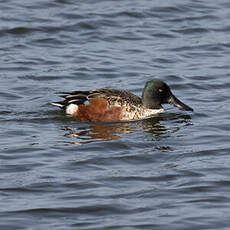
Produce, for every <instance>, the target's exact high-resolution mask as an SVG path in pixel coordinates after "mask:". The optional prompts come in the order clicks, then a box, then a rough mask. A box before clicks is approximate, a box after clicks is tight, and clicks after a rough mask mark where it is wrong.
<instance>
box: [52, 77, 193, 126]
mask: <svg viewBox="0 0 230 230" xmlns="http://www.w3.org/2000/svg"><path fill="white" fill-rule="evenodd" d="M60 96H61V97H63V98H64V101H59V102H52V103H51V104H53V105H55V106H58V107H60V108H62V109H64V110H65V112H66V114H68V115H71V116H73V117H77V118H78V119H80V121H82V122H113V121H132V120H141V119H145V118H149V117H151V116H153V115H155V114H157V113H162V112H164V109H163V107H162V104H171V105H173V106H176V107H178V108H179V109H181V110H187V111H193V109H192V108H191V107H189V106H187V105H185V104H184V103H182V102H181V101H180V100H179V99H177V98H176V97H175V96H174V95H173V94H172V92H171V90H170V88H169V86H168V85H167V84H166V83H164V82H162V81H160V80H152V81H148V82H147V83H146V85H145V88H144V90H143V93H142V98H140V97H138V96H136V95H135V94H133V93H130V92H129V91H125V90H116V89H97V90H90V91H73V92H69V93H65V92H64V93H61V95H60Z"/></svg>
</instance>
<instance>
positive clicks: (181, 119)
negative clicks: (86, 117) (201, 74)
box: [65, 113, 191, 145]
mask: <svg viewBox="0 0 230 230" xmlns="http://www.w3.org/2000/svg"><path fill="white" fill-rule="evenodd" d="M190 119H191V117H190V116H189V115H184V114H174V113H169V114H165V115H159V116H157V117H152V118H150V119H146V120H143V121H135V122H121V123H100V124H97V123H94V124H88V125H86V124H83V126H81V127H79V126H77V127H76V126H74V124H73V125H72V126H67V127H65V131H66V132H67V133H66V134H65V136H66V137H69V138H71V139H76V140H77V141H74V142H71V144H75V145H81V144H87V143H92V142H98V141H110V140H118V139H120V138H122V135H123V134H131V133H137V132H143V131H144V132H145V133H148V134H150V135H151V136H154V138H155V139H156V140H160V139H162V138H167V137H168V136H169V135H170V133H172V132H173V133H174V132H177V131H178V130H180V129H181V128H182V127H183V126H185V125H188V124H190ZM165 121H166V122H169V121H173V123H174V125H173V126H172V124H169V125H168V126H167V127H166V126H165V125H163V123H164V122H165ZM77 124H78V125H79V123H77ZM181 124H182V125H181Z"/></svg>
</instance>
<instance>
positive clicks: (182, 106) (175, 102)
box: [168, 95, 193, 112]
mask: <svg viewBox="0 0 230 230" xmlns="http://www.w3.org/2000/svg"><path fill="white" fill-rule="evenodd" d="M168 103H169V104H170V105H173V106H175V107H177V108H179V109H181V110H185V111H191V112H192V111H193V109H192V108H191V107H189V106H187V105H185V104H184V103H183V102H181V101H180V100H179V99H177V98H176V97H175V96H174V95H171V97H170V98H169V101H168Z"/></svg>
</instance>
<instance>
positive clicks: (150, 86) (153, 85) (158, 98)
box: [142, 80, 193, 111]
mask: <svg viewBox="0 0 230 230" xmlns="http://www.w3.org/2000/svg"><path fill="white" fill-rule="evenodd" d="M142 103H143V105H144V106H145V107H147V108H149V109H160V108H162V106H161V105H162V104H171V105H173V106H176V107H178V108H179V109H182V110H187V111H193V109H192V108H190V107H189V106H187V105H185V104H184V103H183V102H181V101H180V100H179V99H177V98H176V97H175V96H174V95H173V94H172V92H171V90H170V88H169V86H168V85H167V84H166V83H164V82H163V81H160V80H151V81H148V82H147V83H146V85H145V88H144V90H143V93H142Z"/></svg>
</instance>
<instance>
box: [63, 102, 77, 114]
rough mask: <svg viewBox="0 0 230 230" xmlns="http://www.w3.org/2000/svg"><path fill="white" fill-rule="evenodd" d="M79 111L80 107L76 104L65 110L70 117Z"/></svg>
mask: <svg viewBox="0 0 230 230" xmlns="http://www.w3.org/2000/svg"><path fill="white" fill-rule="evenodd" d="M77 111H78V106H77V105H76V104H69V105H68V106H67V107H66V110H65V112H66V114H69V115H73V114H74V113H76V112H77Z"/></svg>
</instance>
